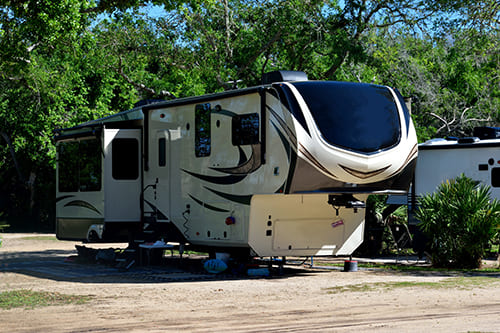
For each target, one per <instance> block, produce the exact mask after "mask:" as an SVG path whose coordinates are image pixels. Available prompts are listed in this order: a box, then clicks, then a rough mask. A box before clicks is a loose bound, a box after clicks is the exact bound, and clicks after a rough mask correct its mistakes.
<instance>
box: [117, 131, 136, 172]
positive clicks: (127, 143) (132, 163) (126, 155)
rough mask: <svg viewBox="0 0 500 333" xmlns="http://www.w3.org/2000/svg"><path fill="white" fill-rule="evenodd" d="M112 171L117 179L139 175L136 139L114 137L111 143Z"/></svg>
mask: <svg viewBox="0 0 500 333" xmlns="http://www.w3.org/2000/svg"><path fill="white" fill-rule="evenodd" d="M112 151H113V156H112V165H113V167H112V169H113V171H112V173H113V178H114V179H117V180H134V179H137V178H138V177H139V142H138V141H137V139H132V138H126V139H114V140H113V143H112Z"/></svg>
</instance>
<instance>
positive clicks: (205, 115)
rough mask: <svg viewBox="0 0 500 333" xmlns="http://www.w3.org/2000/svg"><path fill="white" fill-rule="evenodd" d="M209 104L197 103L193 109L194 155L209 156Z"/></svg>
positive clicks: (210, 146)
mask: <svg viewBox="0 0 500 333" xmlns="http://www.w3.org/2000/svg"><path fill="white" fill-rule="evenodd" d="M210 113H211V109H210V104H209V103H205V104H198V105H196V107H195V110H194V150H195V154H196V157H205V156H210V152H211V150H212V145H211V137H210V131H211V128H210V126H211V124H210Z"/></svg>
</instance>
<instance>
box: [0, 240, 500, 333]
mask: <svg viewBox="0 0 500 333" xmlns="http://www.w3.org/2000/svg"><path fill="white" fill-rule="evenodd" d="M33 236H36V235H33V234H29V235H26V234H5V233H4V234H0V237H2V238H3V244H2V246H1V247H0V292H3V291H8V290H19V289H29V290H33V291H49V292H58V293H62V294H77V295H88V296H90V301H89V302H87V303H85V304H81V305H77V304H73V305H55V306H46V307H36V308H13V309H9V310H5V309H0V331H1V332H170V331H171V332H178V331H186V332H221V331H230V332H363V331H370V332H425V331H427V332H469V331H475V332H500V274H498V273H487V274H482V276H479V277H478V276H477V274H471V273H463V272H462V273H457V272H428V271H427V272H425V271H420V272H399V271H397V272H396V271H387V270H362V269H359V270H358V271H357V272H343V271H342V270H341V269H337V270H334V269H329V270H326V269H322V270H318V269H311V268H308V267H307V266H295V267H291V268H287V269H286V273H285V274H284V275H282V276H277V277H271V278H263V277H261V278H255V277H254V278H251V277H239V278H230V277H224V276H221V277H216V278H214V277H213V276H208V277H207V275H205V274H202V273H199V274H190V273H186V272H183V270H182V269H181V268H179V266H177V267H174V268H168V267H166V268H165V267H163V268H162V267H160V268H140V267H137V268H136V267H133V268H131V270H129V271H118V270H117V269H115V268H111V267H106V266H102V265H81V264H77V263H74V262H68V260H67V258H68V257H70V256H72V255H76V250H75V244H78V243H75V242H63V241H56V240H50V239H45V240H44V239H40V238H41V237H38V238H32V237H33ZM100 246H101V247H102V246H109V245H104V244H102V245H100ZM113 246H114V247H116V246H118V245H116V244H114V245H113ZM93 247H99V246H96V245H94V246H93ZM183 260H185V261H189V260H193V259H191V258H184V259H183ZM337 260H338V259H337ZM315 262H316V258H315ZM490 264H491V263H490ZM492 265H496V266H497V267H498V263H497V262H495V263H493V264H492ZM287 267H288V266H287ZM450 281H457V283H449V282H450ZM431 282H439V284H437V285H436V284H434V283H431ZM340 287H344V288H343V289H342V290H340Z"/></svg>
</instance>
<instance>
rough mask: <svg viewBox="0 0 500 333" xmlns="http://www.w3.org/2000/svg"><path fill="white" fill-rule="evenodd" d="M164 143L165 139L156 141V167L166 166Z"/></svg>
mask: <svg viewBox="0 0 500 333" xmlns="http://www.w3.org/2000/svg"><path fill="white" fill-rule="evenodd" d="M166 143H167V140H166V139H165V138H160V139H159V140H158V166H161V167H164V166H165V165H167V156H166V150H165V149H166Z"/></svg>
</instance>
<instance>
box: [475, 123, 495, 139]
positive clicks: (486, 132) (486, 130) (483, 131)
mask: <svg viewBox="0 0 500 333" xmlns="http://www.w3.org/2000/svg"><path fill="white" fill-rule="evenodd" d="M473 135H474V136H477V137H478V138H480V139H481V140H486V139H498V138H500V127H486V126H485V127H474V131H473Z"/></svg>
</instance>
